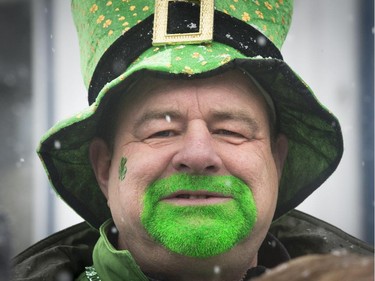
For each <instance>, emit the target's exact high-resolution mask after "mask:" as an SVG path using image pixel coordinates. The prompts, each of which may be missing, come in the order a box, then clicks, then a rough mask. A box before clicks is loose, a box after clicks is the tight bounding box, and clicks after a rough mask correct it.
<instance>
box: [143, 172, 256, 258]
mask: <svg viewBox="0 0 375 281" xmlns="http://www.w3.org/2000/svg"><path fill="white" fill-rule="evenodd" d="M181 190H184V191H198V190H205V191H210V192H219V193H221V194H223V195H225V196H231V197H232V198H233V199H232V200H229V201H227V202H224V203H220V204H212V205H199V206H196V205H195V206H178V205H176V204H172V203H168V202H164V201H160V199H162V198H165V197H167V196H169V195H171V194H172V193H174V192H177V191H181ZM143 203H144V209H143V211H142V214H141V222H142V224H143V225H144V227H145V229H146V230H147V231H148V233H149V235H150V236H151V237H153V239H155V240H156V241H157V242H159V243H160V244H161V245H163V246H164V247H166V248H167V249H169V250H170V251H172V252H175V253H178V254H181V255H184V256H189V257H194V258H208V257H212V256H216V255H219V254H222V253H225V252H227V251H229V250H230V249H231V248H233V247H234V246H235V245H237V244H238V243H239V242H240V241H241V240H242V239H244V238H245V237H247V236H248V235H249V234H250V232H251V230H252V229H253V227H254V224H255V222H256V217H257V210H256V206H255V201H254V198H253V195H252V192H251V190H250V188H249V187H248V186H247V185H246V184H245V183H244V182H243V181H241V180H240V179H238V178H236V177H233V176H191V175H187V174H176V175H172V176H171V177H168V178H164V179H161V180H158V181H155V182H154V183H153V184H151V185H150V186H149V188H148V189H147V191H146V194H145V197H144V200H143Z"/></svg>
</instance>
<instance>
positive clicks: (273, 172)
mask: <svg viewBox="0 0 375 281" xmlns="http://www.w3.org/2000/svg"><path fill="white" fill-rule="evenodd" d="M249 80H250V79H249V78H248V77H246V76H245V75H244V74H242V73H240V72H237V71H231V72H228V73H226V74H223V75H220V76H214V77H212V78H208V79H201V80H198V79H197V80H189V81H183V80H162V79H155V78H148V79H143V80H142V82H141V83H138V85H137V86H136V87H135V89H133V94H132V97H131V98H127V100H126V101H125V103H124V105H123V106H122V107H121V109H120V112H121V113H120V114H119V121H118V125H117V130H116V134H115V139H114V146H113V152H112V154H111V157H110V156H109V154H110V152H109V150H108V149H107V150H108V151H106V149H104V148H103V147H104V146H105V145H104V144H103V143H102V142H101V141H100V140H96V141H94V142H93V145H92V146H91V159H92V162H93V166H94V170H95V172H96V175H97V178H98V182H99V185H100V186H101V188H102V190H103V193H104V194H105V196H106V198H107V199H108V205H109V207H110V209H111V212H112V216H113V219H114V222H115V225H116V227H117V228H118V231H119V240H118V243H119V245H118V247H119V248H121V249H128V250H129V251H130V252H131V253H132V255H133V256H134V258H135V260H136V261H137V262H138V264H140V266H141V268H146V271H147V270H149V271H153V269H152V265H149V264H147V263H148V262H147V260H149V261H150V263H155V260H158V261H163V260H164V261H165V262H168V263H170V264H174V263H178V262H177V261H176V260H178V258H181V260H184V261H186V260H188V259H189V258H188V257H183V255H181V253H180V254H178V253H173V251H172V252H171V251H170V250H168V249H166V247H165V245H162V244H161V243H160V242H157V241H156V239H155V237H152V235H150V233H149V231H148V229H146V227H145V225H144V222H142V215H143V212H144V208H145V206H144V205H145V204H144V199H145V195H146V192H147V191H148V188H149V187H150V185H152V184H153V183H154V182H155V181H158V180H160V179H165V178H169V177H171V176H172V175H181V174H183V175H193V176H224V178H225V176H233V177H236V178H238V179H239V180H241V181H242V182H243V183H245V184H246V188H248V189H249V190H250V191H251V193H252V195H253V198H254V201H255V207H256V213H257V214H256V220H255V225H254V226H253V227H252V229H251V231H248V232H249V233H246V236H245V237H244V238H243V239H241V241H239V242H238V243H237V244H236V245H234V246H233V247H232V248H231V249H229V250H228V251H226V252H225V253H222V254H219V255H218V256H217V257H215V256H213V257H210V258H206V259H205V262H207V261H209V260H213V261H214V262H213V264H215V263H216V264H217V263H218V262H219V260H220V259H221V258H222V257H225V260H226V261H227V263H228V258H231V260H233V261H234V262H237V263H238V260H241V262H242V263H246V262H247V263H249V264H248V266H251V265H255V264H256V253H257V251H258V248H259V246H260V244H261V242H262V241H263V239H264V236H265V235H266V233H267V230H268V228H269V225H270V223H271V221H272V217H273V214H274V210H275V207H276V201H277V193H278V182H279V178H280V174H281V170H282V165H283V161H284V158H285V155H286V150H287V145H286V140H285V137H283V136H282V137H279V138H278V139H277V140H276V141H275V144H274V146H273V148H272V149H271V139H270V129H269V128H270V126H269V120H268V119H269V118H268V114H267V109H266V107H267V105H266V103H265V100H264V98H263V96H262V95H261V94H260V93H259V90H258V89H257V88H256V87H255V86H254V85H253V84H251V83H250V81H249ZM99 143H100V144H99ZM93 155H94V156H93ZM95 155H96V156H95ZM98 155H99V156H98ZM103 155H104V156H103ZM95 159H96V160H95ZM100 159H101V160H100ZM125 159H126V161H125ZM125 162H126V163H125ZM95 163H102V164H95ZM219 178H220V177H219ZM174 192H176V190H174ZM189 192H190V191H186V190H185V191H183V192H180V193H179V192H178V191H177V192H176V193H173V194H174V195H172V196H169V197H168V198H164V199H160V200H161V201H164V202H163V203H164V204H172V205H173V207H172V208H174V207H176V208H178V207H186V206H188V208H194V207H196V206H201V207H202V206H203V207H204V206H208V205H211V206H215V205H217V204H223V203H225V202H228V201H230V200H235V199H234V198H231V197H230V196H229V198H226V197H225V198H223V197H221V196H219V195H218V196H217V197H215V194H214V193H213V192H212V191H210V193H209V194H206V193H208V191H207V190H205V188H204V187H203V186H202V187H199V188H196V189H195V191H194V192H191V194H189ZM251 193H250V195H251ZM207 195H209V196H207ZM246 196H248V195H246ZM171 197H172V198H171ZM151 213H152V212H151ZM186 223H188V222H186ZM153 259H154V260H153ZM215 259H216V260H215ZM241 262H239V263H241ZM219 263H220V262H219ZM229 263H230V262H229ZM184 266H186V264H185V265H184Z"/></svg>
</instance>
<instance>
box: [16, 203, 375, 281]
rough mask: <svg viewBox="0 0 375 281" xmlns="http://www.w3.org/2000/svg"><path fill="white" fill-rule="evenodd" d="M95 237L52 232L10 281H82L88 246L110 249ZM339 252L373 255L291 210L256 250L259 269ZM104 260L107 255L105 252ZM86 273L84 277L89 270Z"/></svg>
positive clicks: (79, 229)
mask: <svg viewBox="0 0 375 281" xmlns="http://www.w3.org/2000/svg"><path fill="white" fill-rule="evenodd" d="M99 237H100V234H99V232H98V231H97V230H95V229H92V228H90V227H89V226H88V225H87V224H86V223H80V224H78V225H75V226H72V227H70V228H68V229H66V230H63V231H61V232H58V233H56V234H54V235H52V236H50V237H48V238H46V239H44V240H42V241H40V242H39V243H37V244H35V245H33V246H31V247H30V248H28V249H26V250H25V251H24V252H22V253H20V254H19V255H18V256H16V257H15V258H14V259H13V280H16V281H17V280H18V281H21V280H22V281H36V280H38V281H40V280H46V281H47V280H48V281H49V280H56V279H57V278H58V277H59V276H62V275H70V277H71V278H74V279H76V278H78V277H79V276H80V277H79V278H80V279H78V280H88V279H87V278H86V277H85V275H86V274H85V273H84V272H85V271H86V267H90V266H92V265H93V257H94V259H95V255H96V254H95V250H94V246H95V245H97V248H98V249H99V250H98V251H102V249H104V248H107V250H108V248H110V246H108V245H106V243H107V241H106V239H105V238H103V236H102V238H100V239H99ZM98 239H99V240H98ZM343 249H345V250H347V251H348V252H352V253H356V254H363V255H373V254H374V250H373V248H372V247H370V246H369V245H367V244H366V243H364V242H362V241H360V240H358V239H356V238H354V237H352V236H350V235H348V234H346V233H344V232H343V231H341V230H339V229H338V228H336V227H334V226H332V225H330V224H327V223H325V222H323V221H321V220H318V219H316V218H314V217H311V216H309V215H307V214H304V213H302V212H299V211H296V210H293V211H291V212H289V213H288V214H287V215H285V216H283V217H282V218H280V219H278V220H277V221H275V222H274V223H273V224H272V226H271V228H270V231H269V234H268V235H267V238H266V239H265V241H264V242H263V245H262V247H261V249H260V250H259V257H258V259H259V264H260V265H262V266H264V267H266V268H272V267H274V266H276V265H278V264H280V263H282V262H285V261H287V260H288V259H290V258H295V257H299V256H302V255H307V254H326V253H331V252H334V251H338V250H343ZM114 252H119V251H115V250H114ZM121 252H122V253H121V254H120V255H121V257H120V258H119V259H118V260H117V261H118V262H120V263H121V265H123V264H126V265H127V266H126V268H127V269H128V270H129V272H130V273H131V274H132V275H131V276H132V278H133V277H134V276H138V279H128V280H132V281H133V280H134V281H136V280H148V279H147V278H146V276H145V275H144V274H143V273H142V272H141V271H140V270H139V268H138V266H137V265H136V264H135V263H134V260H133V259H132V257H131V255H130V253H129V252H127V251H121ZM106 254H108V255H112V254H113V253H112V254H111V251H107V253H106ZM118 254H119V253H115V255H118ZM95 266H97V264H96V263H95ZM87 270H88V272H89V273H90V268H88V269H87ZM98 270H101V269H98ZM93 275H95V274H93ZM250 275H251V274H250ZM250 275H249V276H250ZM145 278H146V279H145ZM249 278H250V277H249ZM57 280H58V279H57ZM92 280H96V279H92ZM111 280H119V279H112V278H111ZM124 280H127V279H124Z"/></svg>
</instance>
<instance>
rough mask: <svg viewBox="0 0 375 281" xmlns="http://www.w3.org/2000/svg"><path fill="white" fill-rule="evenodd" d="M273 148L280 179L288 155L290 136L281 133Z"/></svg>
mask: <svg viewBox="0 0 375 281" xmlns="http://www.w3.org/2000/svg"><path fill="white" fill-rule="evenodd" d="M273 149H274V152H273V157H274V159H275V163H276V169H277V175H278V177H279V181H280V179H281V174H282V172H283V168H284V163H285V160H286V157H287V155H288V138H287V137H286V136H285V135H284V134H279V135H278V136H277V139H276V142H275V144H274V148H273Z"/></svg>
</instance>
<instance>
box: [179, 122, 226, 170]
mask: <svg viewBox="0 0 375 281" xmlns="http://www.w3.org/2000/svg"><path fill="white" fill-rule="evenodd" d="M172 165H173V167H174V168H175V169H176V170H177V171H178V172H183V173H191V174H203V175H204V174H213V173H216V172H218V171H219V170H220V168H221V167H222V160H221V158H220V157H219V155H218V154H217V151H216V150H215V147H214V143H213V139H212V135H211V133H210V132H209V130H208V128H207V126H206V124H205V123H204V122H200V121H196V122H195V123H194V122H193V124H191V125H190V126H189V127H188V129H187V131H186V133H185V135H184V138H183V140H182V145H181V148H180V149H179V150H178V151H177V153H176V154H175V155H174V157H173V159H172Z"/></svg>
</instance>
